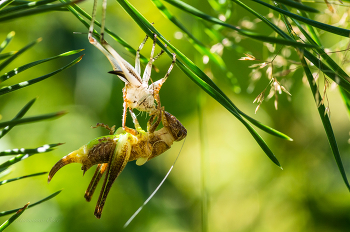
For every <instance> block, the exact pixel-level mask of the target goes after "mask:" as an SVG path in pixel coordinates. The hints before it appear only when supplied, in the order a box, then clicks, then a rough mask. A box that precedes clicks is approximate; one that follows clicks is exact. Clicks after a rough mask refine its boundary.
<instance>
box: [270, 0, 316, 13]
mask: <svg viewBox="0 0 350 232" xmlns="http://www.w3.org/2000/svg"><path fill="white" fill-rule="evenodd" d="M274 1H276V2H280V3H282V4H284V5H287V6H290V7H293V8H295V9H298V10H303V11H308V12H311V13H319V12H320V11H319V10H317V9H315V8H312V7H310V6H306V5H303V4H301V3H299V2H295V1H291V0H274Z"/></svg>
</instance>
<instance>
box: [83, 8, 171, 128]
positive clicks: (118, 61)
mask: <svg viewBox="0 0 350 232" xmlns="http://www.w3.org/2000/svg"><path fill="white" fill-rule="evenodd" d="M94 7H95V6H94ZM92 33H93V21H92V24H91V26H90V29H89V35H88V38H89V42H90V43H91V44H92V45H94V46H95V47H96V48H97V49H99V50H100V51H101V52H102V53H103V54H104V55H105V56H106V57H107V59H108V60H109V62H110V63H111V65H112V67H113V71H111V72H109V73H112V74H116V75H117V76H118V77H119V78H120V79H121V80H122V81H123V82H124V83H125V87H124V88H123V98H124V104H123V107H124V111H123V119H122V127H123V129H124V130H125V131H126V132H128V133H133V130H132V129H130V128H128V127H126V126H125V122H126V114H127V110H128V109H131V111H130V113H131V115H132V117H133V118H134V113H133V111H132V109H137V110H139V111H144V112H147V113H149V114H150V115H152V114H154V113H155V111H156V110H157V106H156V105H155V101H156V102H157V104H158V106H160V99H159V91H160V89H161V87H162V85H163V84H164V82H165V81H166V79H167V78H168V76H169V74H170V72H171V70H172V69H173V67H174V64H175V62H176V56H175V54H173V61H172V63H171V65H170V67H169V69H168V72H167V73H166V74H165V76H164V77H163V78H162V79H160V80H158V81H156V82H154V83H152V84H151V85H148V82H149V79H150V77H151V70H152V64H153V62H154V61H155V60H156V59H158V58H159V57H160V56H161V55H162V54H163V53H164V51H163V50H162V51H161V52H160V53H159V54H158V55H156V56H155V57H154V50H155V46H156V40H157V36H156V35H154V38H153V46H152V51H151V55H150V60H149V62H148V64H147V66H146V68H145V70H144V73H143V76H142V79H141V65H140V50H141V49H142V48H143V46H144V44H145V43H146V41H147V39H148V36H146V38H145V39H144V40H143V42H142V43H141V45H140V46H139V48H138V50H137V52H136V59H135V68H134V67H133V66H132V65H130V64H129V63H128V62H127V61H126V60H124V59H123V58H122V57H121V56H120V55H119V54H118V53H117V52H116V51H115V50H114V49H113V48H112V47H111V46H110V45H109V44H108V43H107V42H106V41H105V40H104V39H103V34H102V29H101V43H99V42H98V41H97V40H96V39H95V38H94V37H93V34H92Z"/></svg>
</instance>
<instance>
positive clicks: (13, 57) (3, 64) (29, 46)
mask: <svg viewBox="0 0 350 232" xmlns="http://www.w3.org/2000/svg"><path fill="white" fill-rule="evenodd" d="M41 40H42V39H41V38H39V39H37V40H35V41H33V42H31V43H30V44H28V45H27V46H25V47H23V48H22V49H21V50H19V51H18V52H16V53H15V54H13V55H12V56H11V57H10V58H8V59H7V60H5V61H4V62H2V63H1V64H0V71H1V70H3V69H4V68H5V67H6V66H7V65H9V64H10V63H11V62H12V61H13V60H14V59H16V58H17V57H18V56H19V55H21V54H22V53H23V52H25V51H27V50H28V49H29V48H31V47H33V46H34V45H35V44H37V43H39V42H41Z"/></svg>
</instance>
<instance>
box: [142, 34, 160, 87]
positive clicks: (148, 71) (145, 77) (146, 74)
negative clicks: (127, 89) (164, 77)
mask: <svg viewBox="0 0 350 232" xmlns="http://www.w3.org/2000/svg"><path fill="white" fill-rule="evenodd" d="M156 41H157V35H156V34H154V38H153V45H152V50H151V55H150V58H149V61H148V63H147V66H146V68H145V71H144V72H143V76H142V83H146V84H148V81H149V78H150V77H151V70H152V64H153V62H154V58H153V55H154V50H155V48H156Z"/></svg>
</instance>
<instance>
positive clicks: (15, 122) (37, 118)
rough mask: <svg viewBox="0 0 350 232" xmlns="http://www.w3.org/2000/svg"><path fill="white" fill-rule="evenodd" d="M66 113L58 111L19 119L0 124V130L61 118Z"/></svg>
mask: <svg viewBox="0 0 350 232" xmlns="http://www.w3.org/2000/svg"><path fill="white" fill-rule="evenodd" d="M66 113H67V112H65V111H60V112H57V113H51V114H43V115H39V116H34V117H28V118H21V119H16V120H11V121H7V122H0V128H4V127H7V126H16V125H20V124H25V123H32V122H37V121H42V120H46V119H52V118H56V117H60V116H63V115H65V114H66Z"/></svg>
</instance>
